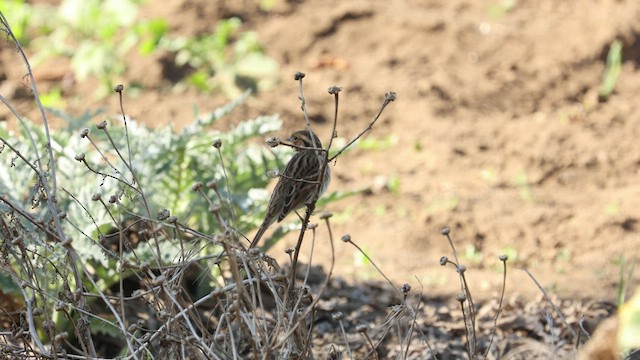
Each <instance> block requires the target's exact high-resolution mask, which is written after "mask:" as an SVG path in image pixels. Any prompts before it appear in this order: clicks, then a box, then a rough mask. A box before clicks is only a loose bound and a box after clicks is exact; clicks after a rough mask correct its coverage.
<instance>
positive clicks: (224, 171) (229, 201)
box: [215, 147, 236, 228]
mask: <svg viewBox="0 0 640 360" xmlns="http://www.w3.org/2000/svg"><path fill="white" fill-rule="evenodd" d="M217 150H218V158H219V159H220V165H222V172H223V174H224V179H225V185H226V187H227V194H228V195H229V198H228V199H227V202H228V205H229V212H231V226H232V227H234V228H235V224H236V215H235V213H234V211H233V203H232V202H231V188H230V187H229V176H228V175H227V168H226V167H225V165H224V158H223V157H222V151H221V150H220V148H219V147H218V148H217ZM215 191H216V193H217V194H218V197H219V198H220V200H221V201H222V195H220V193H219V192H218V189H215Z"/></svg>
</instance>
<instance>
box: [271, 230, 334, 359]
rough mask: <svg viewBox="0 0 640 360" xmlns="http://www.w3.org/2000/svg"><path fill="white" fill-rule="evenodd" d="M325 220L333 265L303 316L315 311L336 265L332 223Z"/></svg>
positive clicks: (289, 334)
mask: <svg viewBox="0 0 640 360" xmlns="http://www.w3.org/2000/svg"><path fill="white" fill-rule="evenodd" d="M325 222H326V224H327V228H328V230H329V244H330V245H331V265H330V266H329V272H328V273H327V276H326V277H325V279H324V282H323V283H322V286H320V290H319V291H318V294H317V295H316V296H315V298H314V299H313V301H312V302H311V305H309V306H308V307H307V310H306V311H305V312H304V314H302V317H305V316H307V315H308V314H309V313H310V312H311V311H313V309H315V307H316V305H317V304H318V301H320V299H321V298H322V294H323V293H324V290H325V289H326V288H327V284H328V283H329V280H330V279H331V276H332V275H333V268H334V267H335V264H336V252H335V246H334V240H333V232H332V230H331V223H330V222H329V219H328V218H327V219H325ZM287 296H288V295H287V294H285V299H287ZM299 324H300V322H297V323H296V324H294V325H293V326H292V327H291V328H290V329H289V330H288V331H287V333H286V334H285V336H284V337H283V339H286V338H288V337H289V336H291V334H292V333H293V332H294V331H295V329H296V328H297V327H298V326H299ZM283 341H284V340H282V339H281V340H279V342H278V343H277V344H274V346H272V348H273V349H278V348H280V347H281V346H282V345H283Z"/></svg>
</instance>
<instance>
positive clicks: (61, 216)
mask: <svg viewBox="0 0 640 360" xmlns="http://www.w3.org/2000/svg"><path fill="white" fill-rule="evenodd" d="M66 217H67V212H66V211H60V212H59V213H58V219H64V218H66Z"/></svg>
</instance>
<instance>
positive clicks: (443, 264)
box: [440, 256, 449, 266]
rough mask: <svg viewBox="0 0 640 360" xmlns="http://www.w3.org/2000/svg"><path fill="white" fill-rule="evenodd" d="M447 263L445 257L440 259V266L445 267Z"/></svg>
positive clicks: (447, 259)
mask: <svg viewBox="0 0 640 360" xmlns="http://www.w3.org/2000/svg"><path fill="white" fill-rule="evenodd" d="M448 262H449V258H448V257H446V256H443V257H441V258H440V265H442V266H445V265H447V263H448Z"/></svg>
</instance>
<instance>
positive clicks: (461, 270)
mask: <svg viewBox="0 0 640 360" xmlns="http://www.w3.org/2000/svg"><path fill="white" fill-rule="evenodd" d="M457 270H458V272H459V273H460V274H464V272H465V271H467V267H466V266H464V265H458V268H457Z"/></svg>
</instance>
